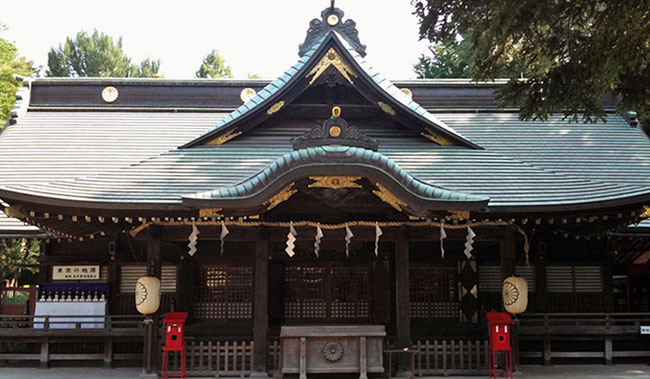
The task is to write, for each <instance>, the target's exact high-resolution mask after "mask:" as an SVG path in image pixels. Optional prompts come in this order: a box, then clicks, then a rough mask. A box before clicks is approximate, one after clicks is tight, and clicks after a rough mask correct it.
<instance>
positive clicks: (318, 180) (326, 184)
mask: <svg viewBox="0 0 650 379" xmlns="http://www.w3.org/2000/svg"><path fill="white" fill-rule="evenodd" d="M309 179H311V180H315V182H314V183H312V184H310V185H309V188H313V187H318V188H331V189H341V188H362V186H361V184H358V183H355V182H356V181H357V180H360V179H361V177H360V176H310V177H309Z"/></svg>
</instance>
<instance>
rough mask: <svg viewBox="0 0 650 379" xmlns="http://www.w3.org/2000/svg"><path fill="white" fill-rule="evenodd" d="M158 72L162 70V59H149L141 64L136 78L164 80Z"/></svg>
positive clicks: (137, 69)
mask: <svg viewBox="0 0 650 379" xmlns="http://www.w3.org/2000/svg"><path fill="white" fill-rule="evenodd" d="M158 70H160V59H158V60H151V59H149V58H147V59H145V60H143V61H142V62H140V65H139V66H138V67H137V68H136V72H135V75H134V76H135V77H136V78H162V75H160V74H158Z"/></svg>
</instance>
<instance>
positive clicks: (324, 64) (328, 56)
mask: <svg viewBox="0 0 650 379" xmlns="http://www.w3.org/2000/svg"><path fill="white" fill-rule="evenodd" d="M330 66H334V67H335V68H336V69H337V70H338V71H339V72H340V73H341V75H343V77H344V78H345V79H346V80H347V81H348V82H350V84H353V82H352V78H351V76H354V77H355V78H356V77H357V74H356V73H355V72H354V70H353V69H352V67H350V65H348V64H347V63H346V62H345V60H344V59H343V58H342V57H341V55H339V53H338V52H337V51H336V50H335V49H334V48H333V47H330V49H329V50H327V53H325V55H323V58H321V60H320V61H319V62H318V63H317V64H316V66H314V68H312V69H311V71H309V73H308V74H307V76H305V78H309V77H310V76H312V75H313V76H314V77H313V78H311V81H310V82H309V84H313V83H314V82H315V81H316V79H318V77H320V76H321V75H322V74H323V72H325V70H327V69H328V68H329V67H330Z"/></svg>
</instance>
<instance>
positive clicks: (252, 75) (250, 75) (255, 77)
mask: <svg viewBox="0 0 650 379" xmlns="http://www.w3.org/2000/svg"><path fill="white" fill-rule="evenodd" d="M248 79H262V77H261V76H259V75H257V74H251V73H250V72H249V73H248Z"/></svg>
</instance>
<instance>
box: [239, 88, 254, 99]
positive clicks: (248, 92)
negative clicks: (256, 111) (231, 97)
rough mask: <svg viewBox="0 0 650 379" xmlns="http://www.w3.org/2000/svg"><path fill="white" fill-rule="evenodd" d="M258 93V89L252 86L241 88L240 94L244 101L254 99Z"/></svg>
mask: <svg viewBox="0 0 650 379" xmlns="http://www.w3.org/2000/svg"><path fill="white" fill-rule="evenodd" d="M255 95H257V91H255V90H254V89H252V88H244V89H243V90H241V93H240V94H239V98H240V99H241V101H242V103H245V102H247V101H248V100H250V99H252V98H254V97H255Z"/></svg>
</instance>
